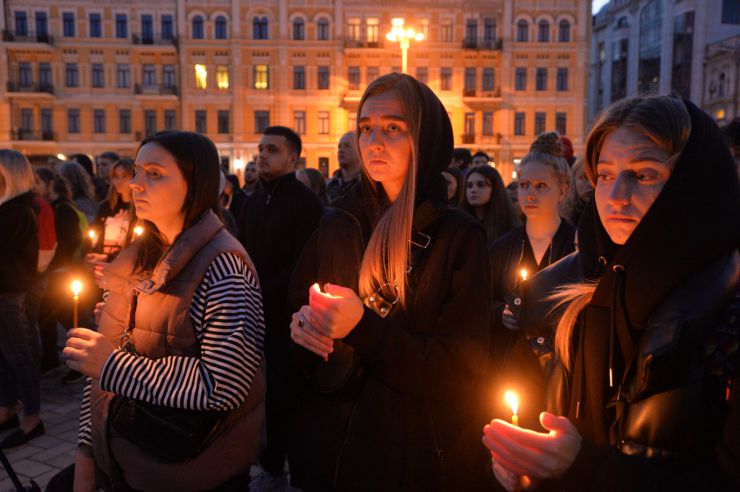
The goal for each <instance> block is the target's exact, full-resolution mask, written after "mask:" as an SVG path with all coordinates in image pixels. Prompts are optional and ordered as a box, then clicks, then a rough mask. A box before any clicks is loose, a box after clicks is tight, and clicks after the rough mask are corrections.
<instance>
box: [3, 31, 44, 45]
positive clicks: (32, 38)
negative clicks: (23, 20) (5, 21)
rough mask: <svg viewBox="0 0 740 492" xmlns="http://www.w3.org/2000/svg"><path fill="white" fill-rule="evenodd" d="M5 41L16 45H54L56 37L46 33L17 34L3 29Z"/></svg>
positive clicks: (29, 32) (27, 32) (26, 32)
mask: <svg viewBox="0 0 740 492" xmlns="http://www.w3.org/2000/svg"><path fill="white" fill-rule="evenodd" d="M3 41H5V42H16V43H46V44H50V45H53V44H54V36H52V35H51V34H49V33H46V32H40V33H36V32H33V31H25V32H20V33H19V32H17V31H11V30H10V29H3Z"/></svg>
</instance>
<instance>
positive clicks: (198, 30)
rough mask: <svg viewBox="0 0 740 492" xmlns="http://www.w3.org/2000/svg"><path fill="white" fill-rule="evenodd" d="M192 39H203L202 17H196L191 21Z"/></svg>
mask: <svg viewBox="0 0 740 492" xmlns="http://www.w3.org/2000/svg"><path fill="white" fill-rule="evenodd" d="M192 30H193V32H192V36H193V39H203V16H201V15H196V16H195V17H193V20H192Z"/></svg>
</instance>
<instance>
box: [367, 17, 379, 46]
mask: <svg viewBox="0 0 740 492" xmlns="http://www.w3.org/2000/svg"><path fill="white" fill-rule="evenodd" d="M365 37H366V39H367V42H368V43H377V42H378V39H379V35H378V19H375V18H371V19H368V20H367V25H366V26H365Z"/></svg>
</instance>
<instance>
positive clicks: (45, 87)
mask: <svg viewBox="0 0 740 492" xmlns="http://www.w3.org/2000/svg"><path fill="white" fill-rule="evenodd" d="M7 87H8V92H46V93H48V94H54V85H53V84H47V83H39V84H20V83H18V82H8V85H7Z"/></svg>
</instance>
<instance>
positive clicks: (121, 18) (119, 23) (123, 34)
mask: <svg viewBox="0 0 740 492" xmlns="http://www.w3.org/2000/svg"><path fill="white" fill-rule="evenodd" d="M116 37H117V38H119V39H126V38H127V37H128V18H127V17H126V14H116Z"/></svg>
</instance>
